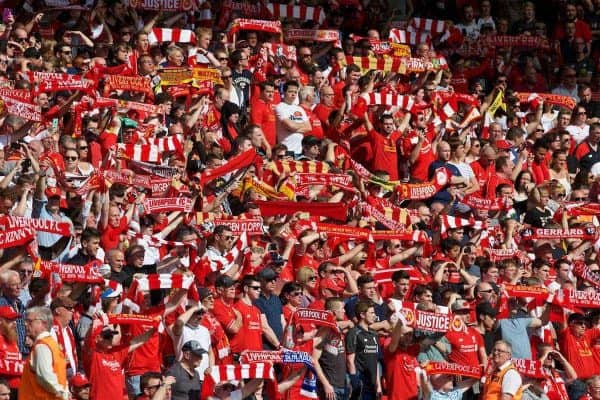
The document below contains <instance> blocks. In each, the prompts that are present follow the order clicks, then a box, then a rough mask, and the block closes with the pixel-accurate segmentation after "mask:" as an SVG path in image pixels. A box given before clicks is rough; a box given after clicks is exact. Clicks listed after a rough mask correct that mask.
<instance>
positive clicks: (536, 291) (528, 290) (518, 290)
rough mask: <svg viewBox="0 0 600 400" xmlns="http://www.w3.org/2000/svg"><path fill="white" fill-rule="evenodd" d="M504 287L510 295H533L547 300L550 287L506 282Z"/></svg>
mask: <svg viewBox="0 0 600 400" xmlns="http://www.w3.org/2000/svg"><path fill="white" fill-rule="evenodd" d="M504 289H505V290H506V293H507V294H508V296H509V297H533V298H536V299H539V300H546V298H548V294H549V292H548V289H546V288H545V287H537V286H523V285H507V284H505V285H504Z"/></svg>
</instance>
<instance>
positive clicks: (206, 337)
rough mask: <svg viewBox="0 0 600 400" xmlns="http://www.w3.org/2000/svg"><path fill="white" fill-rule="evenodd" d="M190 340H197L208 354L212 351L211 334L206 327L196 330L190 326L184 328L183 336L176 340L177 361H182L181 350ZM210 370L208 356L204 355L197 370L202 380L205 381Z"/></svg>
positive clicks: (200, 326)
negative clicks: (208, 369)
mask: <svg viewBox="0 0 600 400" xmlns="http://www.w3.org/2000/svg"><path fill="white" fill-rule="evenodd" d="M190 340H195V341H197V342H198V343H200V346H202V348H203V349H204V350H206V351H207V352H208V351H209V350H210V332H209V331H208V329H206V327H204V326H202V325H198V327H196V328H192V327H191V326H189V325H188V324H185V325H184V326H183V331H182V332H181V336H179V337H176V338H175V355H176V356H177V361H181V348H182V347H183V345H184V344H185V343H187V342H188V341H190ZM207 368H208V354H204V355H203V356H202V361H201V362H200V365H199V366H198V367H197V368H196V371H198V375H200V380H204V371H205V370H206V369H207Z"/></svg>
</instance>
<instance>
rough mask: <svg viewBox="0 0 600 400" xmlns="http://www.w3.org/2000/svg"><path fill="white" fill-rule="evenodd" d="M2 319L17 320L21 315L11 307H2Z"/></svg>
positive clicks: (0, 312) (0, 308)
mask: <svg viewBox="0 0 600 400" xmlns="http://www.w3.org/2000/svg"><path fill="white" fill-rule="evenodd" d="M0 317H2V318H6V319H17V318H18V317H19V313H17V312H16V311H15V310H14V309H13V308H12V307H11V306H0Z"/></svg>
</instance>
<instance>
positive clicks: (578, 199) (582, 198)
mask: <svg viewBox="0 0 600 400" xmlns="http://www.w3.org/2000/svg"><path fill="white" fill-rule="evenodd" d="M572 200H575V201H584V200H586V198H585V197H573V199H572Z"/></svg>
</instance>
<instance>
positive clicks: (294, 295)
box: [290, 292, 302, 297]
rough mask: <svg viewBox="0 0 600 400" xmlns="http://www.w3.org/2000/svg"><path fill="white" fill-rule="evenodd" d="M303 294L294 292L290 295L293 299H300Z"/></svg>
mask: <svg viewBox="0 0 600 400" xmlns="http://www.w3.org/2000/svg"><path fill="white" fill-rule="evenodd" d="M301 294H302V292H294V293H290V296H292V297H298V296H300V295H301Z"/></svg>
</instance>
